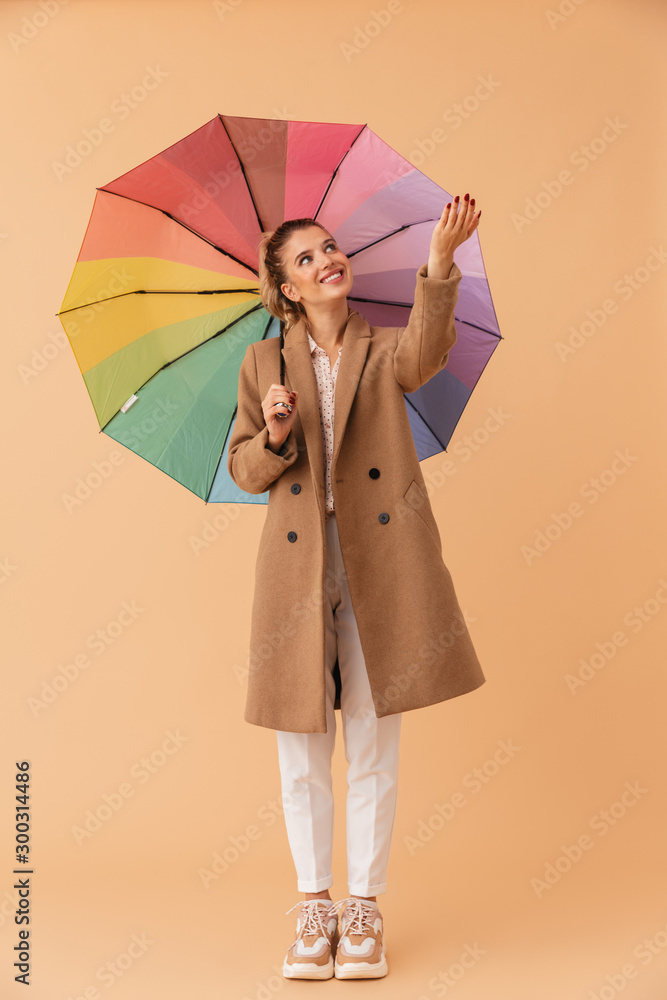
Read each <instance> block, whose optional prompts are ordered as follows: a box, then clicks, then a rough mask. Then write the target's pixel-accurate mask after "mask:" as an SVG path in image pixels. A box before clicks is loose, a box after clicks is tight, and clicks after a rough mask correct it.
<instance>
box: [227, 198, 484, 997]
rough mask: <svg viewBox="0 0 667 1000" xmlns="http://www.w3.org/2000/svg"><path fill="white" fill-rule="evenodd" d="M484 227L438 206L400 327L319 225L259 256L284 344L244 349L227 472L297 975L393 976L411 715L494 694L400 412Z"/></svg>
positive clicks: (465, 213)
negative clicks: (276, 769) (285, 861)
mask: <svg viewBox="0 0 667 1000" xmlns="http://www.w3.org/2000/svg"><path fill="white" fill-rule="evenodd" d="M480 215H481V212H475V209H474V199H469V197H468V195H467V194H466V195H465V197H464V199H463V201H461V202H460V203H459V196H458V195H457V196H456V198H455V199H454V201H453V203H452V202H450V203H448V204H447V205H446V207H445V208H444V210H443V213H442V216H441V218H440V219H439V220H438V222H437V224H436V226H435V228H434V230H433V234H432V237H431V244H430V251H429V259H428V263H427V264H425V265H422V267H420V268H419V271H418V273H417V287H416V292H415V302H414V305H413V308H412V310H411V313H410V317H409V320H408V325H407V327H404V328H393V327H371V326H370V325H369V324H368V322H367V321H366V320H365V319H363V317H361V316H360V315H359V314H358V313H357V312H356V311H355V310H353V309H352V308H351V307H350V306H349V305H348V303H347V296H348V294H349V292H350V290H351V288H352V278H353V276H352V270H351V267H350V263H349V261H348V259H347V257H346V256H345V254H344V253H343V252H342V251H341V250H340V249H339V248H338V245H337V243H336V241H335V240H334V239H333V237H332V236H331V234H330V233H329V232H328V231H327V230H326V229H324V227H322V226H321V225H320V223H318V222H316V221H315V220H313V219H293V220H289V221H286V222H284V223H283V224H282V225H281V226H279V227H278V228H277V229H276V230H275V231H274V232H273V233H267V234H264V236H263V239H262V241H261V244H260V247H259V260H260V266H259V279H260V294H261V299H262V303H263V304H264V306H265V307H266V309H267V310H268V311H269V312H270V313H271V314H272V315H273V316H275V317H276V318H278V319H280V321H281V334H282V332H283V329H284V346H283V337H282V336H281V338H280V339H279V338H275V337H273V338H269V339H268V340H262V341H257V342H255V343H252V344H250V345H249V347H248V349H247V351H246V354H245V357H244V359H243V362H242V364H241V369H240V372H239V394H238V413H237V419H236V423H235V426H234V431H233V433H232V436H231V439H230V443H229V448H228V469H229V472H230V475H231V476H232V478H233V479H234V481H235V482H236V483H237V485H238V486H240V487H241V488H242V489H244V490H246V491H247V492H250V493H263V492H265V491H266V490H268V491H269V503H268V510H267V517H266V521H265V524H264V529H263V532H262V536H261V538H260V546H259V551H258V555H257V562H256V571H255V596H254V601H253V610H252V624H251V641H250V668H249V676H248V696H247V704H246V713H245V718H246V721H248V722H250V723H252V724H254V725H260V726H267V727H269V728H272V729H274V730H276V734H277V743H278V760H279V766H280V774H281V785H282V793H283V804H284V809H285V823H286V828H287V834H288V839H289V844H290V849H291V852H292V857H293V860H294V864H295V868H296V871H297V884H298V889H299V891H301V892H303V893H304V899H303V900H300V901H299V902H298V903H296V904H295V906H300V911H299V915H298V919H297V937H296V939H295V941H293V942H292V944H291V945H290V946H289V948H288V950H287V954H286V956H285V961H284V965H283V974H284V975H285V976H286V977H287V978H303V979H327V978H331V976H333V975H335V976H336V977H337V978H377V977H380V976H384V975H386V974H387V971H388V967H387V961H386V956H385V949H384V945H383V921H382V915H381V913H380V910H379V907H378V904H377V896H378V895H379V894H380V893H382V892H385V891H386V869H387V863H388V857H389V848H390V843H391V835H392V831H393V825H394V817H395V811H396V792H397V776H398V745H399V736H400V725H401V713H402V712H403V711H408V710H411V709H415V708H421V707H425V706H426V705H432V704H434V703H436V702H440V701H444V700H446V699H448V698H452V697H455V696H457V695H461V694H464V693H466V692H468V691H472V690H474V689H475V688H477V687H479V686H480V685H481V684H483V683H484V681H485V677H484V674H483V672H482V668H481V665H480V663H479V660H478V659H477V656H476V653H475V650H474V647H473V645H472V641H471V638H470V636H469V633H468V630H467V627H466V624H465V620H464V618H463V615H462V613H461V609H460V607H459V604H458V601H457V598H456V594H455V592H454V587H453V584H452V580H451V576H450V574H449V571H448V570H447V568H446V566H445V564H444V562H443V559H442V551H441V538H440V533H439V529H438V525H437V523H436V521H435V518H434V516H433V513H432V511H431V506H430V502H429V500H428V495H427V492H426V486H425V483H424V479H423V476H422V473H421V468H420V466H419V461H418V458H417V453H416V449H415V445H414V440H413V438H412V433H411V430H410V424H409V419H408V416H407V411H406V405H405V399H404V395H403V394H404V393H407V392H413V391H414V390H416V389H417V388H418V387H419V386H420V385H423V384H424V383H425V382H426V381H428V379H429V378H431V377H432V376H433V375H434V374H436V372H437V371H439V370H440V369H441V368H443V367H444V366H445V364H446V362H447V358H448V354H449V350H450V348H451V347H452V345H453V344H454V342H455V340H456V328H455V324H454V306H455V303H456V301H457V297H458V284H459V282H460V280H461V277H462V274H461V271H460V270H459V268H458V267H457V265H456V264H455V263H454V251H455V250H456V248H457V247H458V246H459V245H460V244H461V243H463V242H464V241H465V240H466V239H468V238H469V237H470V236H471V235H472V233H473V232H474V231H475V230H476V228H477V226H478V224H479V217H480ZM281 361H282V362H283V364H284V367H285V372H286V374H285V384H282V378H281V381H280V382H278V381H277V377H278V375H279V372H281V370H282V369H281ZM334 417H335V420H334ZM336 708H340V710H341V716H342V727H343V738H344V744H345V755H346V759H347V761H348V764H349V769H348V775H347V779H348V786H349V790H348V797H347V810H346V812H347V861H348V888H349V893H350V894H349V896H347V897H345V898H344V899H341V900H339V901H338V902H337V903H335V904H334V903H333V900H332V899H331V896H330V894H329V888H330V886H331V885H332V884H333V875H332V871H331V858H332V834H333V808H334V804H333V797H332V783H331V756H332V753H333V749H334V739H335V731H336V721H335V714H334V710H335V709H336ZM292 909H294V907H292ZM340 911H342V915H341V927H340V930H339V928H338V919H337V914H338V913H339V912H340ZM287 912H288V913H289V912H291V911H290V910H288V911H287ZM334 955H335V959H334Z"/></svg>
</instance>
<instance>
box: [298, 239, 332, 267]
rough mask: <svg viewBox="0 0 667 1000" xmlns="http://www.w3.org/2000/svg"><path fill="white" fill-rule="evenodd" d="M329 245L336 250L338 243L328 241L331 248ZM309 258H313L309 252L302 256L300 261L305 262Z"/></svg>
mask: <svg viewBox="0 0 667 1000" xmlns="http://www.w3.org/2000/svg"><path fill="white" fill-rule="evenodd" d="M329 247H333V248H334V250H335V249H336V244H335V243H333V242H331V243H327V250H328V249H329ZM307 260H312V258H311V256H310V254H309V253H307V254H306V255H305V256H304V257H302V258H301V260H300V261H299V263H300V264H303V263H304V262H305V261H307Z"/></svg>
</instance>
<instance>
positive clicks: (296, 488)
mask: <svg viewBox="0 0 667 1000" xmlns="http://www.w3.org/2000/svg"><path fill="white" fill-rule="evenodd" d="M300 492H301V487H300V486H299V484H298V483H292V493H300Z"/></svg>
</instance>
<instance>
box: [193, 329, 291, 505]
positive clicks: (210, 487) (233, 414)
mask: <svg viewBox="0 0 667 1000" xmlns="http://www.w3.org/2000/svg"><path fill="white" fill-rule="evenodd" d="M273 318H274V317H273V316H271V315H270V316H269V318H268V319H267V321H266V327H265V328H264V333H263V334H262V336H261V338H260V340H265V339H266V335H267V333H268V331H269V327H270V326H271V323H272V321H273ZM253 343H259V341H253ZM238 408H239V403H238V399H237V401H236V405H235V407H234V411H233V413H232V415H231V418H230V421H229V427H228V428H227V433H226V434H225V440H224V441H223V442H222V448H221V449H220V455H219V457H218V461H217V462H216V466H215V472H214V473H213V478H212V479H211V485H210V486H209V488H208V493H207V494H206V496H205V498H204V501H205V503H208V498H209V497H210V495H211V490H212V489H213V483H214V482H215V479H216V476H217V475H218V469H219V467H220V462H221V461H222V456H223V454H224V451H225V445H226V444H227V439H228V437H229V432H230V430H231V428H232V424H233V423H234V417H235V416H236V413H237V410H238Z"/></svg>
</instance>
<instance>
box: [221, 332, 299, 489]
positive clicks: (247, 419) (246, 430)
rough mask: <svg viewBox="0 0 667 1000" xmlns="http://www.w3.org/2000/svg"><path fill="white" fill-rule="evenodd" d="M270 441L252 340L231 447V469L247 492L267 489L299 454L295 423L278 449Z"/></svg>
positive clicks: (244, 364) (243, 367)
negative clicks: (274, 449)
mask: <svg viewBox="0 0 667 1000" xmlns="http://www.w3.org/2000/svg"><path fill="white" fill-rule="evenodd" d="M268 444H269V428H268V427H267V426H266V421H265V420H264V414H263V412H262V401H261V399H260V395H259V386H258V382H257V363H256V361H255V350H254V344H248V347H247V348H246V352H245V356H244V358H243V361H242V362H241V368H240V369H239V388H238V410H237V414H236V422H235V424H234V430H233V431H232V436H231V438H230V440H229V448H228V449H227V469H228V471H229V475H230V476H231V477H232V479H233V480H234V482H235V483H236V485H237V486H238V487H240V489H242V490H245V491H246V493H264V492H265V491H266V490H268V488H269V486H270V485H271V483H272V482H274V480H276V479H277V478H278V476H279V475H280V474H281V473H282V472H284V471H285V469H287V468H288V467H289V466H290V465H292V464H293V462H295V461H296V459H297V456H298V448H297V444H296V438H295V435H294V427H293V426H292V428H291V430H290V432H289V434H288V435H287V438H286V439H285V441H284V442H283V446H282V448H281V449H280V451H279V452H278V453H276V452H275V451H272V450H271V448H269V446H268Z"/></svg>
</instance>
